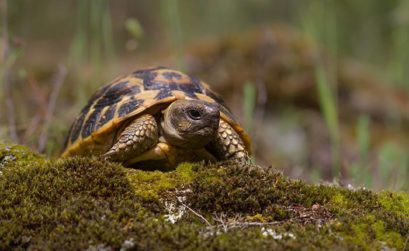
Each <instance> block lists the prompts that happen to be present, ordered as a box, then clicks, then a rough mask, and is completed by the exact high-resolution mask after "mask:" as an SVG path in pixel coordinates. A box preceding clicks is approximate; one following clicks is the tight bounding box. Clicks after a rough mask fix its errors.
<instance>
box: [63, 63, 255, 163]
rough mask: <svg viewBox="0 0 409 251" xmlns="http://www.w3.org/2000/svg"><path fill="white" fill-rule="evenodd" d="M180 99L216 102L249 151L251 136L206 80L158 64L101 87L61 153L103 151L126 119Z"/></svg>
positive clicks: (75, 123)
mask: <svg viewBox="0 0 409 251" xmlns="http://www.w3.org/2000/svg"><path fill="white" fill-rule="evenodd" d="M177 99H197V100H203V101H207V102H212V103H217V104H218V105H219V107H220V117H221V119H223V120H224V121H226V122H227V123H229V124H230V125H231V126H232V127H233V128H234V129H235V130H236V131H237V133H238V134H239V135H240V137H241V138H242V140H243V142H244V144H245V145H246V148H247V149H246V150H247V151H248V152H249V153H250V138H249V136H248V135H247V133H246V132H245V131H244V130H243V128H242V127H241V126H240V125H239V124H238V123H237V121H236V119H235V118H234V116H233V115H232V113H231V112H230V110H229V109H228V108H227V107H226V105H225V103H224V101H223V99H222V98H221V97H220V96H219V95H217V94H216V93H215V92H213V91H212V90H211V89H210V88H209V86H208V85H207V84H206V83H204V82H202V81H200V80H199V79H197V78H195V77H192V76H189V75H186V74H184V73H181V72H179V71H176V70H171V69H168V68H164V67H156V68H149V69H143V70H138V71H135V72H133V73H131V74H129V75H127V76H124V77H119V78H117V79H115V80H114V81H112V82H111V83H109V84H107V85H105V86H103V87H102V88H100V89H99V90H98V91H97V92H96V93H95V94H94V95H93V96H92V97H91V99H90V100H89V101H88V103H87V105H86V106H85V107H84V108H83V109H82V111H81V113H80V115H79V116H78V117H77V118H76V119H75V121H74V122H73V124H72V126H71V129H70V131H69V134H68V137H67V138H66V141H65V144H64V150H63V152H62V156H71V155H88V154H91V153H92V154H98V153H103V152H105V151H106V150H108V149H109V147H110V146H111V145H112V143H113V140H114V137H115V135H116V133H117V131H118V129H119V128H121V126H123V125H124V123H127V121H130V120H132V119H133V118H135V117H137V116H138V115H140V114H143V113H145V112H156V113H157V112H160V109H161V107H166V104H170V103H171V102H173V101H175V100H177ZM154 107H159V109H156V110H155V109H152V108H154Z"/></svg>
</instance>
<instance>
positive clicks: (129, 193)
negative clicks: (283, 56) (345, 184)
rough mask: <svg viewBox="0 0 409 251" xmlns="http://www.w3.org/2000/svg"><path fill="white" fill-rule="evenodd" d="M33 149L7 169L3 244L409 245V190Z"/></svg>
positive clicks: (0, 195)
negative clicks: (45, 154)
mask: <svg viewBox="0 0 409 251" xmlns="http://www.w3.org/2000/svg"><path fill="white" fill-rule="evenodd" d="M0 149H1V148H0ZM0 152H1V151H0ZM26 154H27V156H32V157H33V158H32V159H30V161H26V160H24V161H18V160H17V159H16V161H10V162H8V164H7V165H4V166H3V168H2V170H1V171H2V172H1V174H0V250H10V249H32V250H49V249H52V250H84V249H89V250H98V249H106V250H111V249H112V250H119V249H122V250H198V249H199V250H215V249H216V250H250V249H251V250H263V249H274V250H288V249H295V250H299V249H306V250H316V249H325V250H328V249H336V250H354V249H355V250H373V249H381V248H395V249H397V250H404V249H408V245H409V244H408V235H409V213H408V201H409V196H408V194H407V193H391V192H382V193H374V192H371V191H367V190H356V191H355V190H349V189H344V188H340V187H335V186H324V185H307V184H305V183H303V182H301V181H297V180H291V179H287V178H285V177H283V176H282V175H281V174H280V173H278V172H276V171H274V170H269V169H262V168H260V167H257V166H251V165H248V166H245V167H238V166H236V165H235V164H232V163H217V164H214V165H202V164H194V165H192V164H182V165H180V166H179V167H178V168H177V169H176V170H175V171H172V172H166V173H164V172H159V171H153V172H147V171H141V170H133V169H126V168H123V167H122V166H120V165H116V164H112V163H107V162H103V161H99V160H97V159H83V158H71V159H63V160H50V161H46V160H44V159H42V158H41V157H39V156H37V155H30V154H31V153H29V152H26Z"/></svg>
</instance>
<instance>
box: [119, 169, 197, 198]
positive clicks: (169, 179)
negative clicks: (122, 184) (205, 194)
mask: <svg viewBox="0 0 409 251" xmlns="http://www.w3.org/2000/svg"><path fill="white" fill-rule="evenodd" d="M192 169H193V165H192V164H190V163H182V164H180V165H179V166H178V167H177V168H176V170H175V172H161V171H142V170H137V169H128V170H127V172H126V176H127V178H128V180H129V183H130V184H131V186H132V187H133V189H134V192H135V194H136V195H138V196H141V197H142V198H144V199H146V200H158V199H159V198H160V193H161V192H162V191H169V190H174V189H176V188H181V187H183V185H184V184H189V183H190V182H191V180H192V179H193V177H194V173H193V170H192Z"/></svg>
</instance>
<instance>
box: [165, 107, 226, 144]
mask: <svg viewBox="0 0 409 251" xmlns="http://www.w3.org/2000/svg"><path fill="white" fill-rule="evenodd" d="M163 113H164V116H163V120H162V122H161V126H162V130H163V137H164V138H165V140H166V141H167V142H168V143H169V144H171V145H174V146H178V147H182V148H201V147H203V146H205V145H206V144H208V143H209V142H210V141H211V140H212V139H214V137H215V135H216V133H217V129H218V127H219V120H220V111H219V107H218V106H217V104H212V103H208V102H205V101H201V100H176V101H175V102H173V103H171V104H170V105H169V106H168V108H166V110H164V111H163Z"/></svg>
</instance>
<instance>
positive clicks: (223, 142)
mask: <svg viewBox="0 0 409 251" xmlns="http://www.w3.org/2000/svg"><path fill="white" fill-rule="evenodd" d="M210 147H211V148H212V149H213V151H214V152H215V153H216V157H217V158H219V159H220V160H234V161H237V162H245V161H247V160H248V159H249V156H248V154H247V152H246V150H245V146H244V143H243V141H242V140H241V138H240V136H239V135H238V134H237V132H236V131H235V130H234V129H233V128H232V127H231V126H230V125H229V124H228V123H226V122H225V121H223V120H220V123H219V129H218V131H217V135H216V138H215V140H214V141H213V142H212V143H211V145H210Z"/></svg>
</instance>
